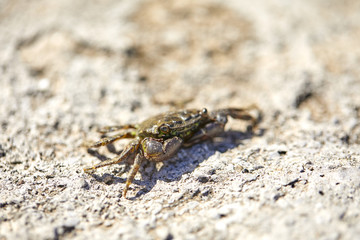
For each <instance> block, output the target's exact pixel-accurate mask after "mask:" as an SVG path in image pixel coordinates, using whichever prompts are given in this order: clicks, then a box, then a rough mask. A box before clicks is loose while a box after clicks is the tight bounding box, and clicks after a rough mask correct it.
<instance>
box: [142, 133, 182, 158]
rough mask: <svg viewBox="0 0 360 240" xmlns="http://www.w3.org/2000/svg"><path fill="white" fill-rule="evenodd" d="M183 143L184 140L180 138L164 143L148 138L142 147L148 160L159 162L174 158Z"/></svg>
mask: <svg viewBox="0 0 360 240" xmlns="http://www.w3.org/2000/svg"><path fill="white" fill-rule="evenodd" d="M182 143H183V140H182V139H181V138H179V137H173V138H170V139H168V140H165V141H164V142H162V141H161V140H159V139H155V138H150V137H148V138H145V139H144V140H143V141H142V142H141V145H142V148H143V152H144V156H145V158H146V159H148V160H150V161H154V162H159V161H164V160H166V159H169V158H171V157H172V156H174V155H175V153H176V152H177V151H178V150H179V149H180V147H181V145H182Z"/></svg>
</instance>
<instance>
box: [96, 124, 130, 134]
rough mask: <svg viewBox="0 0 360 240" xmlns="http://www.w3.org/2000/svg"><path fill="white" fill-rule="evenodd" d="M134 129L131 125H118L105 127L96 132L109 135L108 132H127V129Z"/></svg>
mask: <svg viewBox="0 0 360 240" xmlns="http://www.w3.org/2000/svg"><path fill="white" fill-rule="evenodd" d="M135 128H136V127H135V126H134V125H132V124H127V125H119V126H106V127H102V128H100V129H99V130H98V132H100V133H109V132H114V131H118V130H127V129H135Z"/></svg>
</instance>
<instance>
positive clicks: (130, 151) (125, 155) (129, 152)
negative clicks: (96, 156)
mask: <svg viewBox="0 0 360 240" xmlns="http://www.w3.org/2000/svg"><path fill="white" fill-rule="evenodd" d="M139 145H140V141H139V139H135V140H134V141H132V142H131V143H130V144H129V145H128V146H127V147H126V148H125V149H124V151H122V153H121V154H120V155H119V156H116V157H114V158H112V159H109V160H105V161H102V162H101V163H98V164H96V165H94V166H92V167H90V168H84V171H85V172H88V171H91V170H94V169H97V168H101V167H105V166H108V165H111V164H116V163H119V162H121V161H123V160H126V159H129V158H131V157H133V155H134V153H136V151H137V150H138V148H139Z"/></svg>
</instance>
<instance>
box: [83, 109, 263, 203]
mask: <svg viewBox="0 0 360 240" xmlns="http://www.w3.org/2000/svg"><path fill="white" fill-rule="evenodd" d="M254 108H255V109H257V108H256V106H251V107H248V108H224V109H218V110H215V111H212V112H208V110H207V109H206V108H203V109H201V110H196V109H188V110H182V111H172V112H166V113H162V114H159V115H156V116H154V117H151V118H148V119H147V120H145V121H143V122H141V123H140V124H136V125H132V124H128V125H122V126H107V127H103V128H101V129H99V132H100V133H103V134H108V133H111V132H114V131H121V132H119V133H117V134H115V135H112V136H106V137H104V138H102V139H100V140H99V141H97V142H95V143H93V144H91V145H89V146H88V147H89V148H96V147H100V146H105V145H107V144H110V143H113V142H115V141H117V140H119V139H124V138H132V139H133V140H132V141H131V142H130V143H129V144H128V145H127V147H125V149H124V150H123V151H122V152H121V154H119V155H118V156H116V157H115V158H113V159H109V160H105V161H102V162H101V163H99V164H96V165H94V166H92V167H90V168H84V171H85V172H90V171H92V170H95V169H97V168H100V167H104V166H108V165H111V164H117V163H120V162H122V161H126V160H129V159H134V164H133V166H132V168H131V170H130V172H129V175H128V178H127V180H126V185H125V188H124V190H123V194H122V196H123V197H124V198H126V194H127V191H128V189H129V186H130V184H131V183H132V181H133V180H134V177H135V175H136V173H137V172H138V170H139V168H140V166H141V163H142V162H143V161H145V160H147V161H153V162H160V161H165V160H167V159H169V158H171V157H173V156H174V155H175V154H176V153H177V152H178V150H179V149H180V148H181V147H189V146H192V145H194V144H196V143H199V142H201V141H204V140H207V139H211V138H213V137H215V136H217V135H219V134H220V133H222V132H223V131H224V127H225V124H226V123H227V121H228V116H230V117H232V118H234V119H241V120H246V121H250V122H251V126H252V127H255V125H256V124H257V119H256V118H255V117H253V116H252V115H251V114H250V112H249V111H250V110H252V109H254Z"/></svg>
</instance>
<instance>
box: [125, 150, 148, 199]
mask: <svg viewBox="0 0 360 240" xmlns="http://www.w3.org/2000/svg"><path fill="white" fill-rule="evenodd" d="M143 159H144V155H143V154H142V151H139V153H138V154H137V155H136V157H135V161H134V164H133V166H132V168H131V170H130V172H129V175H128V177H127V179H126V185H125V188H124V190H123V197H124V198H126V193H127V191H128V189H129V186H130V184H131V183H132V181H133V180H134V178H135V175H136V173H137V172H138V171H139V168H140V165H141V163H142V161H143Z"/></svg>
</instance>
